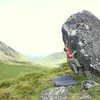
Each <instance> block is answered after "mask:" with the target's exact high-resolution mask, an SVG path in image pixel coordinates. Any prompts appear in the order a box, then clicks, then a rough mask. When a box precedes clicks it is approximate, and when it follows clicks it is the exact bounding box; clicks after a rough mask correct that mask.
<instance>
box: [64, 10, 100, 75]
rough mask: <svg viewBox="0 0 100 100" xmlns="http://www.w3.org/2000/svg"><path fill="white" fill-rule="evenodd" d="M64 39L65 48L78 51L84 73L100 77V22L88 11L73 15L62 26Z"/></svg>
mask: <svg viewBox="0 0 100 100" xmlns="http://www.w3.org/2000/svg"><path fill="white" fill-rule="evenodd" d="M62 37H63V42H64V44H65V46H66V45H68V46H69V48H70V49H71V51H72V52H73V51H74V50H76V51H77V59H78V61H79V63H80V64H81V65H82V66H83V71H90V72H91V73H93V74H96V75H100V20H99V19H98V18H97V17H96V16H94V15H93V14H92V13H91V12H88V11H86V10H83V11H82V12H78V13H76V14H73V15H71V16H70V17H69V18H68V19H67V21H66V22H65V23H64V24H63V25H62Z"/></svg>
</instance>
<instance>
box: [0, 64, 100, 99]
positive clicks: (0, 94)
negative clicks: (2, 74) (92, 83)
mask: <svg viewBox="0 0 100 100" xmlns="http://www.w3.org/2000/svg"><path fill="white" fill-rule="evenodd" d="M64 74H72V72H71V70H70V69H69V67H68V66H67V64H66V63H64V64H62V67H59V68H54V69H50V70H46V71H42V72H38V73H37V72H33V73H30V74H26V75H23V76H21V77H19V78H16V79H13V80H7V81H2V82H0V100H38V97H39V93H40V92H41V91H42V90H45V89H47V88H50V87H54V85H53V84H52V83H50V80H52V79H53V78H54V77H57V76H59V75H64ZM72 75H73V74H72ZM73 77H74V78H75V79H76V80H77V81H78V82H80V83H79V84H77V85H76V86H75V88H73V87H71V88H69V89H68V91H70V92H71V94H68V99H67V100H74V99H75V100H77V98H78V97H80V96H81V95H82V93H81V91H80V87H81V82H82V81H83V80H86V78H85V77H82V76H75V75H73ZM99 82H100V81H99ZM94 90H95V91H94ZM79 91H80V93H79V94H77V92H79ZM88 93H89V95H90V97H91V98H90V100H100V96H99V93H100V87H95V88H93V89H91V90H90V91H88ZM94 94H95V95H94ZM94 98H95V99H94Z"/></svg>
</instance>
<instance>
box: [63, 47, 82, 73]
mask: <svg viewBox="0 0 100 100" xmlns="http://www.w3.org/2000/svg"><path fill="white" fill-rule="evenodd" d="M64 51H65V52H66V57H67V61H68V64H69V66H70V67H71V69H72V70H73V71H74V73H75V74H79V72H78V70H79V68H80V67H81V65H80V64H79V62H78V60H77V59H76V58H75V57H74V55H76V54H77V52H76V51H74V52H73V53H71V50H70V49H69V48H68V47H65V48H64Z"/></svg>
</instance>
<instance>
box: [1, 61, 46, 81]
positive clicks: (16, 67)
mask: <svg viewBox="0 0 100 100" xmlns="http://www.w3.org/2000/svg"><path fill="white" fill-rule="evenodd" d="M43 70H47V68H46V67H43V66H41V65H39V64H35V63H34V64H32V63H25V64H8V63H3V62H0V80H5V79H13V78H16V77H19V76H22V75H24V74H26V73H31V72H40V71H43Z"/></svg>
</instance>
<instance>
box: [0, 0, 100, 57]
mask: <svg viewBox="0 0 100 100" xmlns="http://www.w3.org/2000/svg"><path fill="white" fill-rule="evenodd" d="M99 4H100V1H99V0H0V41H2V42H4V43H6V44H7V45H9V46H10V47H12V48H13V49H14V50H16V51H18V52H20V53H23V54H25V55H28V56H47V55H49V54H52V53H55V52H60V51H62V50H63V47H64V44H63V41H62V33H61V27H62V25H63V23H64V22H65V21H66V20H67V18H68V17H69V16H70V15H72V14H75V13H77V12H81V11H82V10H88V11H90V12H92V13H93V14H94V15H96V16H97V17H98V18H100V11H99V6H100V5H99Z"/></svg>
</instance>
